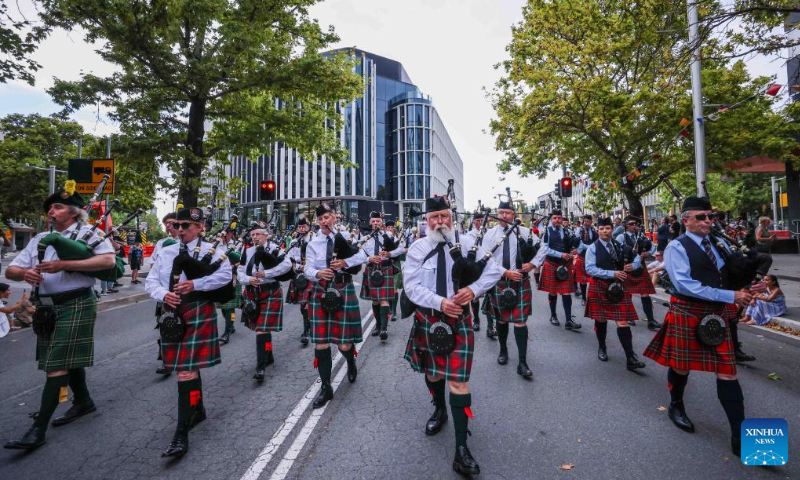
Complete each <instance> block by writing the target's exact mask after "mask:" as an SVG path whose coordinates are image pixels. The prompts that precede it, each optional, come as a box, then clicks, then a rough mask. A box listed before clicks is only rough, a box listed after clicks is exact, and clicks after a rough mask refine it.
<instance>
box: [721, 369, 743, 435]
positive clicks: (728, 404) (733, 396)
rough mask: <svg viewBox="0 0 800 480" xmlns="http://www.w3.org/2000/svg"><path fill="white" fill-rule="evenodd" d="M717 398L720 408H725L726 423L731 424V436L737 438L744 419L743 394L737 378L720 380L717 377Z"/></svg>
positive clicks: (740, 432)
mask: <svg viewBox="0 0 800 480" xmlns="http://www.w3.org/2000/svg"><path fill="white" fill-rule="evenodd" d="M717 398H719V403H721V404H722V408H724V409H725V415H727V416H728V423H730V424H731V436H732V437H736V438H739V437H740V436H741V434H742V422H743V421H744V395H743V394H742V386H741V385H739V380H720V379H719V378H718V379H717Z"/></svg>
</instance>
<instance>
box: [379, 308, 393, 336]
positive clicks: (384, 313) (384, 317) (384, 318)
mask: <svg viewBox="0 0 800 480" xmlns="http://www.w3.org/2000/svg"><path fill="white" fill-rule="evenodd" d="M380 311H381V316H380V319H381V330H386V326H387V325H388V324H389V317H390V316H391V312H390V311H389V307H388V306H387V305H381V307H380Z"/></svg>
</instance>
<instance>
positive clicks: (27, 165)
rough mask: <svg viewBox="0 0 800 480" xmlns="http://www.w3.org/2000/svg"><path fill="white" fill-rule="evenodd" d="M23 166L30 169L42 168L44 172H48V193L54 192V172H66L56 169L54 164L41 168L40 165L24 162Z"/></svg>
mask: <svg viewBox="0 0 800 480" xmlns="http://www.w3.org/2000/svg"><path fill="white" fill-rule="evenodd" d="M25 166H26V167H27V168H30V169H32V170H43V171H45V172H49V173H50V195H52V194H54V193H56V172H58V173H67V172H66V171H65V170H56V166H55V165H50V166H49V167H47V168H42V167H34V166H33V165H31V164H29V163H26V164H25Z"/></svg>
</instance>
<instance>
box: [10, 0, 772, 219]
mask: <svg viewBox="0 0 800 480" xmlns="http://www.w3.org/2000/svg"><path fill="white" fill-rule="evenodd" d="M524 4H525V0H491V1H487V0H435V1H431V0H404V1H397V0H326V1H324V2H322V3H319V4H317V5H315V6H314V7H312V9H311V16H312V17H314V18H317V19H318V20H319V22H320V24H321V25H323V27H327V26H328V25H333V26H334V27H335V30H336V33H337V34H338V35H339V37H340V41H339V42H338V43H337V44H335V45H332V46H331V48H338V47H358V48H360V49H362V50H366V51H368V52H371V53H374V54H376V55H381V56H384V57H388V58H391V59H393V60H397V61H399V62H401V63H402V64H403V66H404V67H405V69H406V71H407V72H408V74H409V76H410V77H411V79H412V81H413V82H414V83H415V84H416V85H417V86H418V87H419V88H420V89H421V90H422V91H423V93H425V94H427V95H430V96H431V97H433V102H434V104H435V106H436V108H437V110H438V111H439V114H440V116H441V117H442V119H443V121H444V123H445V126H446V128H447V131H448V133H449V134H450V137H451V139H452V140H453V143H454V144H455V147H456V149H457V150H458V152H459V154H460V156H461V159H462V160H463V162H464V185H465V197H466V198H465V204H466V207H467V209H470V210H471V209H473V208H475V207H476V206H477V203H478V200H479V199H480V200H481V201H483V203H485V204H488V205H495V204H496V203H497V199H496V198H494V197H495V196H496V195H497V194H498V193H503V194H504V193H505V189H506V187H510V188H511V189H512V191H514V192H519V193H518V194H517V193H515V195H519V198H522V199H525V200H527V201H528V202H533V201H535V200H536V198H537V197H538V196H539V195H541V194H543V193H545V192H547V191H550V190H552V187H553V185H554V183H555V182H556V180H557V179H558V177H560V172H552V173H550V175H549V176H548V177H547V178H546V179H537V178H532V177H528V178H520V177H519V176H518V175H517V174H516V173H514V172H510V173H509V174H508V175H505V177H504V178H505V179H504V180H502V178H503V176H501V175H500V174H499V172H498V171H497V168H496V165H497V163H498V162H499V161H500V160H501V159H502V152H498V151H496V150H495V148H494V139H493V137H492V136H491V135H490V134H489V133H488V128H489V122H490V121H491V119H492V118H493V116H494V111H493V110H492V107H491V104H490V102H489V99H488V98H487V97H486V92H485V90H484V88H485V89H487V90H490V91H491V89H492V87H493V85H494V84H495V82H496V81H497V80H498V79H499V78H500V76H501V74H502V71H501V70H496V69H494V65H495V64H497V63H498V62H501V61H502V60H504V59H506V58H507V55H506V51H505V48H506V46H507V45H508V43H509V42H510V40H511V26H512V25H513V24H516V23H518V22H519V21H521V20H522V6H523V5H524ZM19 5H21V9H22V12H23V13H24V14H26V15H28V16H32V6H31V5H30V2H29V1H25V0H21V1H20V2H19ZM82 37H83V36H82V35H81V34H80V32H71V33H70V32H65V31H57V32H55V33H54V34H53V35H51V36H50V38H48V39H47V40H46V41H45V42H44V43H43V44H42V45H41V46H40V47H39V49H38V51H37V52H36V54H35V55H34V58H35V59H36V60H37V61H38V62H39V63H40V64H41V65H42V69H41V70H40V71H39V72H37V74H36V85H35V86H34V87H31V86H29V85H27V84H24V83H20V82H12V83H9V84H5V85H3V84H0V115H6V114H9V113H15V112H16V113H40V114H49V113H52V112H54V111H57V110H58V107H57V106H56V105H54V104H53V103H52V102H51V101H50V99H49V96H48V95H47V93H46V89H47V88H49V87H50V86H52V83H53V82H52V78H53V77H58V78H61V79H65V80H74V79H78V78H79V76H80V74H81V72H91V73H94V74H97V75H105V74H108V73H109V72H111V71H112V68H111V66H110V65H108V64H107V63H105V62H104V61H103V60H102V59H101V58H100V57H99V56H98V55H97V54H96V53H95V52H94V48H93V47H92V46H91V45H88V44H86V43H85V42H83V38H82ZM747 64H748V68H749V69H750V71H751V73H752V74H754V75H777V78H778V80H777V81H778V82H779V83H785V81H786V73H785V67H783V63H782V62H781V61H779V60H773V59H769V58H763V57H757V58H754V59H748V61H747ZM686 73H687V75H688V74H689V72H688V69H687V72H686ZM74 119H75V120H77V121H78V122H80V123H81V124H82V125H83V126H84V127H85V128H86V129H87V130H88V131H90V132H92V133H93V134H95V135H105V134H108V133H112V132H115V131H116V127H115V125H114V124H113V123H112V122H111V121H110V120H108V119H107V118H105V117H104V116H103V115H102V112H98V111H97V109H95V108H86V109H83V110H81V111H80V112H77V113H76V114H75V116H74ZM112 156H113V146H112ZM432 193H444V192H432ZM159 199H160V200H159V202H157V208H158V210H159V215H163V214H164V213H166V211H167V210H168V209H169V208H171V207H170V206H171V204H172V201H170V200H168V199H166V198H165V197H164V196H163V195H160V196H159Z"/></svg>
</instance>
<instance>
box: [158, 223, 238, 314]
mask: <svg viewBox="0 0 800 480" xmlns="http://www.w3.org/2000/svg"><path fill="white" fill-rule="evenodd" d="M196 244H197V239H195V240H192V241H191V242H189V255H192V256H194V252H193V248H194V246H195V245H196ZM211 245H213V244H212V243H209V242H202V243H201V244H200V253H199V254H198V256H197V258H198V259H200V258H203V255H205V253H206V252H207V251H208V250H209V249H211ZM179 252H180V240H178V243H176V244H174V245H170V246H168V247H164V248H162V249H161V252H160V254H159V255H158V258H157V259H156V263H155V265H153V268H151V269H150V273H148V274H147V278H146V279H145V282H144V289H145V291H147V293H148V295H150V297H151V298H152V299H153V300H158V301H159V302H163V301H164V297H165V296H166V295H167V293H168V292H169V277H170V273H172V264H173V262H174V261H175V257H177V256H178V253H179ZM223 253H224V252H223V249H221V248H220V249H217V251H216V252H214V256H213V257H212V258H211V262H212V263H213V262H214V261H216V260H217V259H218V258H219V257H220V255H222V254H223ZM232 275H233V272H232V270H231V262H229V261H227V260H225V261H223V262H222V263H221V264H220V266H219V268H218V269H217V270H216V271H215V272H214V273H212V274H211V275H207V276H205V277H202V278H196V279H194V280H192V282H193V283H194V289H195V290H196V291H198V292H208V291H211V290H216V289H218V288H220V287H223V286H225V284H227V283H228V282H230V281H231V278H232ZM184 280H186V275H185V274H183V273H181V278H180V280H178V281H179V282H183V281H184Z"/></svg>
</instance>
